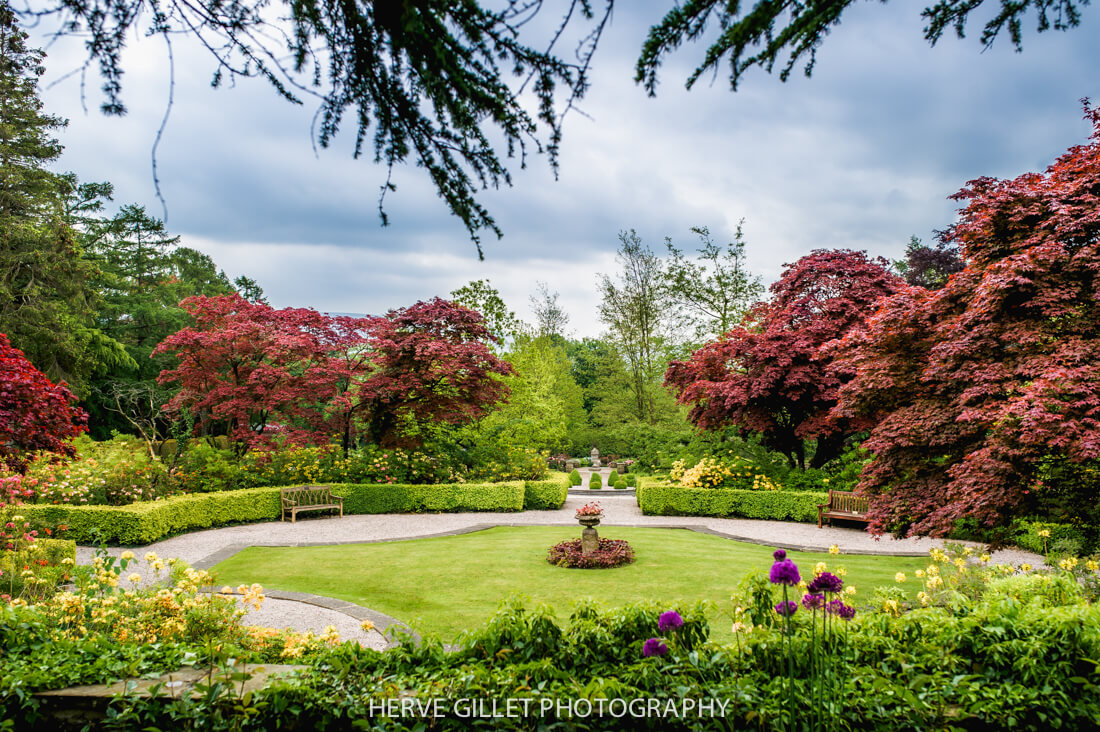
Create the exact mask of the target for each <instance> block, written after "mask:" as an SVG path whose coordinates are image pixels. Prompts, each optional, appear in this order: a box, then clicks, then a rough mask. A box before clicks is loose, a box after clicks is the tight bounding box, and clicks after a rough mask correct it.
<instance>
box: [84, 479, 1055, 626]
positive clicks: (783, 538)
mask: <svg viewBox="0 0 1100 732" xmlns="http://www.w3.org/2000/svg"><path fill="white" fill-rule="evenodd" d="M592 494H593V495H591V496H589V495H583V494H575V493H570V494H569V496H568V498H567V499H566V501H565V505H564V506H563V507H562V508H561V509H560V510H557V511H524V512H522V513H445V514H375V515H366V516H344V517H343V518H322V517H317V518H300V519H299V520H298V522H297V523H293V524H292V523H284V522H271V523H263V524H249V525H247V526H230V527H226V528H221V529H209V530H206V531H196V532H193V533H190V534H184V535H182V536H176V537H173V538H171V539H165V540H163V541H158V542H155V543H153V544H150V545H148V546H144V547H133V548H131V549H130V550H131V551H133V552H134V554H135V555H136V557H137V558H136V560H135V562H134V563H133V564H131V565H130V567H129V568H128V569H127V572H137V573H139V574H141V575H142V576H143V577H148V576H149V575H151V574H152V573H151V571H150V570H149V568H148V566H147V565H146V563H145V561H144V559H143V557H144V555H145V554H146V553H147V552H154V553H156V554H157V555H158V556H159V557H160V558H162V559H167V558H169V557H177V558H179V559H182V560H184V561H185V562H187V563H188V564H191V565H192V566H196V567H199V568H207V567H210V566H213V565H214V564H216V563H217V562H218V561H221V560H222V559H224V558H226V557H227V556H231V555H232V554H234V553H236V552H237V551H239V550H240V549H242V548H244V547H246V546H306V545H316V544H346V543H361V542H371V541H389V540H395V539H412V538H418V537H424V536H433V535H439V534H451V533H462V532H465V531H469V530H471V529H472V528H477V527H486V526H530V525H543V526H548V525H549V526H575V525H576V520H575V519H574V518H573V513H574V511H575V510H576V509H577V508H579V507H580V506H581V505H583V504H584V503H586V502H588V501H593V500H595V501H599V503H600V505H601V506H602V507H603V509H604V519H603V521H602V522H601V525H602V526H660V527H668V528H674V527H691V528H695V529H697V530H702V531H706V532H708V533H716V534H720V535H722V536H726V537H728V538H731V539H739V540H743V541H749V542H753V543H757V544H766V545H768V546H776V547H784V548H787V549H798V550H808V551H826V550H827V549H828V548H829V546H830V545H832V544H836V545H837V546H839V547H840V551H841V553H844V554H890V555H910V556H912V555H925V554H927V553H928V550H929V549H931V548H932V547H936V546H942V544H943V542H942V541H939V540H933V539H926V538H920V539H901V540H898V539H891V538H883V539H877V540H876V539H875V538H874V537H872V536H870V535H869V534H867V533H866V532H865V531H863V530H861V529H848V528H843V529H842V528H829V527H825V528H821V529H819V528H817V526H816V525H814V524H798V523H786V522H782V521H754V520H748V519H721V518H707V517H700V516H644V515H642V512H641V510H640V509H639V508H638V503H637V501H636V500H635V497H634V496H633V495H615V494H614V493H612V492H610V491H592ZM972 545H973V546H975V547H977V546H979V545H978V544H972ZM109 551H110V553H111V554H113V555H116V556H117V555H118V554H121V553H122V552H123V551H125V549H123V548H117V547H114V548H111V549H110V550H109ZM92 555H93V549H92V548H91V547H78V548H77V561H78V562H79V563H81V564H84V563H88V562H90V561H91V558H92ZM1042 561H1043V559H1042V557H1040V556H1038V555H1035V554H1032V553H1030V552H1025V551H1021V550H1016V549H1006V550H1001V551H997V552H994V553H993V562H994V563H1021V562H1028V563H1031V564H1032V565H1034V566H1040V565H1041V564H1042ZM246 622H247V623H249V624H251V625H264V626H268V627H276V628H288V627H289V628H294V629H296V630H302V631H305V630H313V631H314V632H322V631H323V630H324V629H325V627H326V626H327V625H334V626H336V628H337V629H338V630H340V633H341V637H343V638H345V639H349V640H351V639H354V640H358V641H360V642H361V643H363V644H365V645H370V646H372V647H382V646H384V644H385V641H384V639H383V638H382V636H381V635H380V634H379V633H378V632H377V631H369V632H364V631H362V630H361V629H360V627H359V622H360V621H359V620H358V619H355V618H352V617H350V616H348V615H345V614H344V613H341V612H340V611H338V610H331V609H328V608H323V607H317V606H315V605H309V604H304V603H301V602H296V601H292V600H276V599H274V598H268V600H267V601H266V602H265V603H264V606H263V607H262V608H261V609H260V610H259V611H253V610H250V611H249V613H248V615H247V616H246Z"/></svg>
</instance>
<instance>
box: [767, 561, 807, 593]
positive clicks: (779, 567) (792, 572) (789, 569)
mask: <svg viewBox="0 0 1100 732" xmlns="http://www.w3.org/2000/svg"><path fill="white" fill-rule="evenodd" d="M768 578H769V579H770V580H771V581H772V584H776V585H787V586H789V587H794V586H795V585H797V584H798V583H799V582H801V581H802V575H800V574H799V573H798V567H797V566H795V563H794V562H792V561H791V560H790V559H784V560H783V561H781V562H776V563H775V564H773V565H772V571H771V574H770V575H769V576H768Z"/></svg>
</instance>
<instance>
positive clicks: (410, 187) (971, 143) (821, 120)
mask: <svg viewBox="0 0 1100 732" xmlns="http://www.w3.org/2000/svg"><path fill="white" fill-rule="evenodd" d="M669 6H670V1H669V0H652V1H650V0H647V1H646V2H640V1H638V2H630V3H626V2H622V3H619V7H617V8H616V11H615V15H614V18H613V22H612V24H611V26H610V28H609V30H608V31H607V32H606V34H605V36H604V39H603V41H602V42H601V46H600V48H599V50H598V52H597V55H596V60H595V73H594V81H593V85H592V89H591V91H590V92H589V94H588V97H587V98H586V100H585V101H584V102H583V103H582V104H581V108H582V110H583V112H584V114H585V115H586V116H582V115H580V114H575V115H572V116H571V117H569V118H568V119H567V121H566V125H565V139H564V143H563V151H562V158H561V171H560V176H559V179H558V180H557V181H556V182H555V181H554V179H553V176H552V175H551V173H550V171H549V168H548V166H547V164H546V162H545V160H544V159H542V158H535V159H533V160H531V161H530V164H529V166H528V168H527V169H526V170H515V171H514V183H515V185H514V187H512V188H510V189H503V190H500V191H489V192H486V193H485V194H484V196H483V199H482V200H483V201H484V203H486V204H487V205H488V207H489V208H490V210H491V211H492V213H493V214H494V215H495V216H496V218H497V221H498V223H499V224H500V225H501V228H502V229H503V230H504V238H503V239H500V240H497V239H495V237H492V236H491V235H489V236H487V237H486V238H484V239H483V247H484V250H485V261H484V262H479V261H478V258H477V253H476V250H475V248H474V246H473V244H472V243H471V242H470V240H469V238H468V236H467V234H466V232H465V230H464V229H463V227H462V225H461V223H460V222H459V220H458V219H456V218H454V217H453V216H451V215H450V214H449V213H448V212H447V211H446V209H445V208H444V206H443V204H442V203H441V201H440V200H439V199H438V198H437V197H436V195H435V193H434V191H433V190H432V188H431V186H430V184H429V182H428V180H427V178H426V176H424V175H423V172H422V171H419V170H417V169H415V168H412V167H409V168H408V169H405V170H401V171H399V172H398V174H397V175H396V177H395V180H396V183H397V185H398V191H397V192H396V193H394V194H390V196H389V198H388V199H387V211H388V213H389V215H390V221H391V224H390V226H389V227H387V228H381V227H380V225H379V219H378V214H377V209H376V198H377V192H378V189H379V186H380V185H381V184H382V182H383V180H384V178H385V171H384V170H383V169H381V168H379V167H378V166H375V165H373V164H372V163H371V162H370V161H369V159H367V160H359V161H355V160H353V159H352V157H351V149H352V144H353V139H352V136H351V135H350V134H348V135H344V136H342V137H340V138H338V139H337V140H336V141H335V143H334V144H333V145H332V146H331V147H330V148H329V149H327V150H321V151H319V153H316V154H315V151H314V148H313V146H312V145H311V140H310V125H311V121H312V117H313V113H314V111H315V110H314V109H313V108H310V107H308V106H306V107H305V108H301V107H293V106H291V105H289V104H287V103H286V102H283V101H281V100H280V99H278V98H277V97H276V96H275V95H274V93H273V92H272V91H271V90H270V88H269V87H268V86H267V85H266V84H265V83H264V82H261V81H256V80H245V81H239V82H238V83H237V84H236V86H235V87H233V88H228V89H220V90H214V89H211V87H210V78H211V74H212V72H213V69H214V67H213V63H212V61H211V59H210V58H209V57H208V56H206V55H204V53H203V52H202V51H201V50H199V49H196V48H194V47H190V46H188V45H187V44H186V43H184V42H183V41H182V40H177V42H176V44H175V59H176V70H175V75H176V85H175V89H174V106H173V108H172V110H171V116H170V119H169V122H168V126H167V129H166V132H165V134H164V138H163V140H162V142H161V144H160V148H159V151H158V156H157V162H158V170H159V174H160V180H161V187H162V190H163V193H164V197H165V199H166V201H167V206H168V228H169V230H170V231H171V232H173V233H175V234H181V235H182V236H183V239H184V242H185V243H186V244H187V245H189V246H192V247H194V248H197V249H200V250H202V251H204V252H207V253H208V254H210V255H211V256H213V257H214V259H215V261H216V262H217V263H218V264H219V266H221V267H223V268H224V269H225V270H226V272H227V273H228V274H229V275H230V276H231V277H234V276H237V275H240V274H246V275H248V276H251V277H253V278H255V279H256V280H258V281H259V282H260V284H261V285H262V286H263V287H264V289H265V290H266V292H267V294H268V296H269V299H270V300H271V302H272V304H273V305H276V306H279V307H282V306H289V305H293V306H309V307H314V308H317V309H319V310H323V311H331V312H358V313H379V312H384V311H385V310H387V309H389V308H391V307H398V306H402V305H408V304H410V303H412V302H415V301H416V300H418V299H422V298H427V297H431V296H433V295H446V294H447V293H448V292H450V291H451V290H453V289H455V288H457V287H459V286H461V285H462V284H464V283H466V282H468V281H470V280H472V279H477V278H489V279H490V280H491V281H492V283H493V284H494V285H495V286H496V287H497V288H498V289H500V291H501V292H502V294H503V296H504V299H505V301H506V302H507V303H508V304H509V305H510V306H511V307H512V308H513V309H514V310H515V311H516V312H517V313H518V314H519V315H520V316H521V317H524V318H529V313H530V309H529V304H528V295H529V294H530V293H532V292H533V291H534V289H535V284H534V283H535V282H536V281H537V280H542V281H545V282H547V283H548V284H549V286H550V288H551V290H557V291H559V292H560V293H561V304H562V305H563V306H564V307H565V309H566V310H567V312H568V313H569V315H570V318H571V320H570V324H569V328H570V329H571V330H572V332H573V333H574V334H575V335H577V336H588V335H597V334H598V333H599V332H600V330H601V328H600V324H599V323H598V321H597V320H596V306H597V303H598V297H597V294H596V275H597V273H600V272H604V273H612V272H613V271H614V268H615V250H616V248H617V246H618V234H619V232H620V231H623V230H626V229H635V230H636V231H637V232H638V234H639V235H640V236H641V237H642V238H643V240H644V241H646V242H647V243H648V244H650V245H651V246H653V247H654V248H660V247H663V241H664V238H665V237H666V236H667V237H671V238H672V239H673V240H674V241H675V242H676V243H677V244H678V245H679V246H680V248H682V249H685V248H687V249H690V248H691V247H692V246H693V245H694V243H695V240H694V237H693V236H692V235H691V234H690V232H689V228H690V227H692V226H707V227H709V228H710V230H711V232H712V234H713V235H714V236H715V238H716V239H717V240H719V241H720V242H723V241H726V240H728V239H729V238H730V236H731V235H732V232H733V230H734V228H735V227H736V225H737V222H738V221H739V220H741V219H744V222H745V223H744V233H745V238H746V241H747V249H748V259H749V265H750V267H751V268H752V269H753V270H754V271H755V272H757V273H759V274H760V275H762V276H763V278H764V280H765V282H771V281H772V280H774V279H775V277H776V276H777V275H778V274H779V272H780V271H781V269H782V266H783V264H784V263H787V262H792V261H794V260H795V259H797V258H798V257H799V256H801V255H803V254H806V253H808V252H809V251H811V250H812V249H816V248H831V247H846V248H856V249H865V250H867V251H869V252H871V253H872V254H876V255H884V256H887V257H892V258H896V257H897V256H899V255H900V253H901V251H902V250H903V249H904V247H905V244H906V242H907V241H908V239H909V237H910V235H914V234H915V235H917V236H920V237H921V238H923V239H925V240H930V239H931V238H932V232H933V231H934V230H938V229H942V228H945V227H946V226H948V225H949V224H950V223H951V222H952V220H953V218H954V215H955V210H956V207H957V206H956V204H954V203H953V202H951V201H949V200H947V197H948V196H949V195H951V194H952V193H954V192H955V191H957V190H958V189H959V188H960V187H961V186H962V185H963V184H964V183H965V182H966V181H967V180H969V179H971V178H975V177H978V176H982V175H991V176H996V177H1012V176H1016V175H1019V174H1020V173H1023V172H1027V171H1037V170H1042V169H1043V168H1045V167H1046V166H1047V165H1049V164H1050V163H1051V162H1052V161H1053V160H1054V158H1055V157H1056V156H1057V155H1059V154H1060V153H1061V152H1063V151H1064V150H1065V149H1066V148H1067V147H1069V146H1070V145H1073V144H1078V143H1081V142H1083V141H1085V139H1086V137H1087V135H1088V132H1089V128H1088V125H1087V124H1086V123H1085V122H1084V121H1083V119H1082V114H1081V106H1080V103H1079V101H1078V100H1079V99H1080V98H1082V97H1092V98H1094V99H1098V100H1100V76H1098V75H1097V74H1096V69H1097V68H1100V44H1097V43H1095V40H1094V39H1095V37H1096V32H1097V30H1098V29H1100V8H1097V7H1096V6H1093V7H1091V8H1085V9H1084V13H1083V21H1082V24H1081V28H1079V29H1076V30H1073V31H1069V32H1067V33H1056V32H1047V33H1043V34H1036V33H1035V32H1034V31H1033V30H1032V29H1033V28H1034V22H1033V20H1031V19H1029V21H1028V24H1027V30H1028V31H1029V32H1027V33H1026V34H1025V37H1024V51H1023V53H1015V52H1014V50H1013V48H1012V47H1011V45H1010V43H1009V42H1008V38H1007V37H1006V38H1003V39H999V40H998V41H997V42H996V43H995V45H994V47H993V48H992V49H990V50H987V51H985V52H983V51H982V49H981V46H980V44H979V43H978V41H977V39H976V37H977V36H978V35H979V31H978V28H977V27H975V28H974V30H973V32H972V33H971V36H973V37H969V38H966V39H963V40H958V39H956V38H954V37H953V36H952V37H950V38H945V39H944V40H942V41H941V42H940V43H939V44H938V45H937V46H936V47H935V48H930V47H929V46H928V44H927V43H926V42H925V41H924V40H923V39H922V37H921V28H922V27H923V23H922V21H921V18H920V8H921V7H922V5H920V4H914V3H901V2H898V3H894V4H890V5H885V6H884V5H881V4H879V3H864V4H857V5H854V6H853V7H852V8H851V9H850V10H849V11H848V12H847V13H846V14H845V16H844V18H843V22H842V24H841V25H840V26H839V27H837V28H836V29H834V30H833V32H832V33H831V34H830V35H829V37H828V38H827V39H826V40H825V43H824V45H823V47H822V49H821V51H820V53H819V60H818V64H817V67H816V69H815V71H814V75H813V77H812V78H811V79H806V78H804V77H802V76H801V75H792V78H791V80H790V81H789V82H788V83H786V84H784V83H781V82H780V81H779V79H778V78H777V77H776V76H769V75H767V74H765V73H763V72H760V71H758V70H754V72H753V73H751V74H750V76H749V77H746V79H745V81H744V82H743V84H742V88H741V89H740V90H739V91H738V92H736V93H731V92H730V91H729V89H728V84H727V82H726V78H725V77H724V76H719V78H718V79H716V80H715V81H714V83H713V84H708V83H705V82H701V83H700V84H699V85H697V87H696V88H695V89H694V90H692V91H691V92H687V91H685V90H684V88H683V81H684V79H685V78H686V76H687V74H688V73H689V72H690V70H691V69H692V68H694V65H695V62H696V61H697V59H698V58H699V57H700V55H701V54H702V51H703V47H702V46H697V47H687V48H685V49H682V50H681V51H680V52H679V53H678V54H677V55H675V56H673V57H672V58H670V59H669V60H668V61H667V62H666V64H665V65H664V68H663V72H662V77H661V78H662V84H661V87H660V90H659V94H658V96H657V98H656V99H651V98H648V97H647V96H646V94H645V93H644V91H643V90H642V89H641V88H639V87H637V86H635V85H634V83H633V81H632V77H633V64H634V60H635V58H636V56H637V52H638V49H639V47H640V45H641V42H642V40H643V38H644V36H645V32H646V29H647V28H648V27H649V26H650V25H652V24H653V23H655V22H657V21H658V20H659V19H660V17H661V15H662V13H663V11H664V10H667V8H668V7H669ZM32 32H35V31H33V30H32ZM37 32H39V33H41V31H37ZM37 42H38V44H39V45H43V44H44V43H45V40H43V39H42V37H41V36H39V37H38V39H37ZM81 43H82V42H81V41H80V40H79V39H62V40H58V41H55V42H53V43H52V45H50V46H49V47H48V49H47V51H48V54H49V57H48V59H47V76H46V79H45V81H46V83H47V84H50V86H49V88H48V89H46V90H45V91H44V93H43V98H44V101H45V104H46V109H47V110H48V111H49V112H51V113H54V114H60V115H63V116H66V117H68V118H69V119H70V125H69V128H68V129H67V130H66V131H64V132H63V133H62V135H61V141H62V142H63V143H64V144H65V146H66V152H65V155H64V156H63V157H62V159H61V161H60V164H59V166H58V167H60V168H62V169H65V170H72V171H74V172H76V173H77V174H78V175H79V177H80V178H81V179H82V180H86V181H90V180H108V181H111V182H112V183H114V185H115V190H116V197H115V199H116V202H117V203H129V202H134V203H140V204H143V205H146V206H147V207H148V208H149V210H150V211H151V212H153V213H155V214H157V215H160V212H161V207H160V203H159V202H158V201H157V200H156V197H155V194H154V191H153V177H152V172H151V165H150V159H151V150H152V145H153V141H154V138H155V134H156V130H157V127H158V126H159V124H160V120H161V118H162V117H163V115H164V112H165V104H166V101H167V97H168V89H169V87H168V73H169V72H168V64H167V60H166V56H165V53H164V44H163V42H162V41H160V40H158V39H144V40H143V39H138V38H135V39H134V41H133V42H132V43H131V44H130V46H129V49H128V51H127V55H126V56H125V58H124V61H125V69H126V76H125V78H124V80H123V84H124V86H123V89H124V101H125V102H126V104H127V106H128V108H129V114H128V115H127V116H126V117H124V118H121V119H120V118H113V117H112V118H107V117H103V116H102V115H101V114H100V113H99V111H98V106H99V103H100V101H101V98H100V96H99V95H98V86H99V83H100V82H99V80H98V79H97V78H96V77H95V76H94V75H89V76H88V79H87V91H86V99H85V102H84V104H85V105H86V106H87V108H88V111H87V112H85V111H84V109H83V107H82V102H81V89H80V80H79V77H78V76H72V77H69V78H67V79H65V78H62V77H63V76H64V75H65V74H66V73H67V72H70V71H72V70H73V69H74V68H76V67H77V66H79V63H80V60H81V59H82V45H81Z"/></svg>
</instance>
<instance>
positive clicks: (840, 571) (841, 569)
mask: <svg viewBox="0 0 1100 732" xmlns="http://www.w3.org/2000/svg"><path fill="white" fill-rule="evenodd" d="M847 574H848V570H847V569H846V568H844V567H837V568H836V576H837V577H844V576H846V575H847Z"/></svg>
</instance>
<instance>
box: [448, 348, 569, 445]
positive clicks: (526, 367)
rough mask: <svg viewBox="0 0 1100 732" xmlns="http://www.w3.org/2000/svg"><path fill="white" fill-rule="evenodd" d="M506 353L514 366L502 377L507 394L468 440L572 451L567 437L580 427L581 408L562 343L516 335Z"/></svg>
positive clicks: (474, 428)
mask: <svg viewBox="0 0 1100 732" xmlns="http://www.w3.org/2000/svg"><path fill="white" fill-rule="evenodd" d="M505 358H506V360H507V361H508V362H509V363H511V364H512V367H513V368H514V369H515V371H516V373H515V375H513V376H507V377H505V378H504V383H505V384H507V386H508V388H509V389H510V390H511V396H510V397H509V399H508V402H507V404H505V405H503V406H502V407H501V408H500V409H498V410H497V411H495V412H493V413H492V414H490V415H489V416H487V417H486V418H484V419H482V420H481V421H480V422H479V423H478V424H477V425H476V426H474V427H472V428H470V429H469V434H470V439H471V440H476V441H478V442H482V443H486V442H488V443H489V444H490V446H504V445H510V446H522V447H524V448H526V449H532V450H536V451H547V452H549V453H560V452H566V451H569V450H571V449H572V448H573V447H574V446H575V445H574V444H573V443H572V440H571V436H572V435H574V434H577V433H580V432H583V429H584V426H585V413H584V407H583V402H582V398H581V390H580V388H579V387H578V386H577V384H576V383H575V382H574V381H573V376H572V373H571V364H570V361H569V357H568V356H567V355H566V351H565V348H564V347H562V346H561V345H559V344H558V343H556V342H555V341H554V339H552V338H550V337H547V336H541V337H537V338H531V337H527V336H522V335H519V336H517V337H516V339H515V346H514V348H513V349H512V351H511V352H509V353H508V354H507V355H506V357H505ZM496 449H499V447H496Z"/></svg>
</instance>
